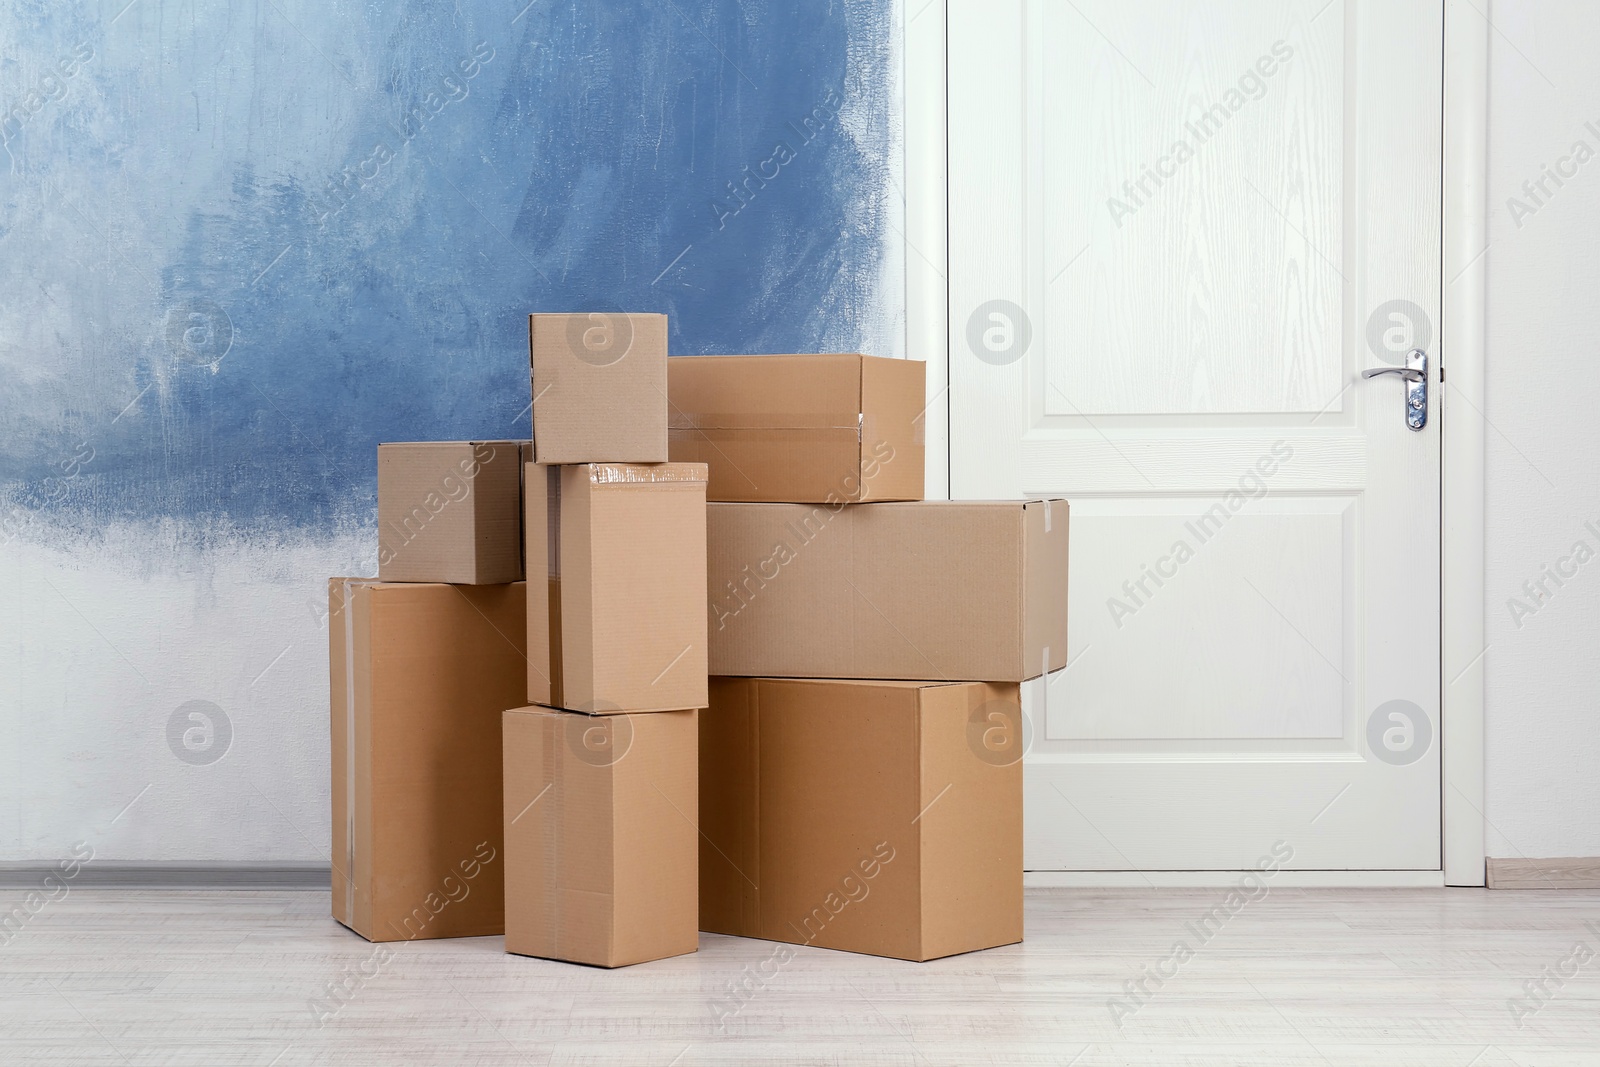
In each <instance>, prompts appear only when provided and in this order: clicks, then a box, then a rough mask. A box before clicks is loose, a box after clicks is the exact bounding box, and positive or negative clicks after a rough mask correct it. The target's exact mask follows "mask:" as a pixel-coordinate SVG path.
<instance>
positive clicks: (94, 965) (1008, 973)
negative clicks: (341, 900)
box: [0, 888, 1600, 1067]
mask: <svg viewBox="0 0 1600 1067" xmlns="http://www.w3.org/2000/svg"><path fill="white" fill-rule="evenodd" d="M1222 893H1223V891H1221V890H1215V889H1209V890H1208V889H1196V890H1179V889H1163V890H1150V889H1139V890H1131V889H1130V890H1094V891H1090V890H1070V889H1033V890H1029V891H1028V896H1027V940H1026V941H1025V942H1024V943H1023V944H1021V945H1016V946H1012V947H1009V948H1003V949H996V950H992V951H989V952H982V953H974V954H971V955H966V956H957V957H954V958H951V959H946V960H939V961H935V962H933V963H926V964H912V963H903V962H899V961H896V960H883V959H875V958H872V957H866V956H855V955H850V954H847V953H840V952H829V951H825V950H821V949H797V950H796V952H795V956H794V958H793V960H791V961H790V962H789V963H788V964H787V965H785V966H782V967H781V968H779V969H778V972H777V974H776V976H775V977H772V978H771V979H770V980H767V981H766V982H765V984H764V986H763V987H762V988H758V989H755V990H754V991H753V992H752V993H750V994H747V995H746V996H745V997H744V998H742V999H741V1000H728V999H726V998H727V997H728V996H729V993H728V988H729V983H730V982H735V981H738V980H739V979H740V978H741V977H743V976H744V975H746V974H747V973H749V974H754V973H758V965H759V964H760V963H761V962H762V961H763V960H767V959H769V958H771V957H772V956H773V953H774V952H775V951H777V946H774V945H772V944H770V943H768V942H760V941H747V940H741V939H737V938H729V937H718V936H713V935H709V934H706V935H702V936H701V939H700V952H699V953H698V954H696V955H693V956H686V957H680V958H678V959H673V960H666V961H662V962H659V963H652V964H645V965H641V966H638V967H632V968H627V969H623V970H619V971H604V970H599V969H594V968H587V967H576V966H569V965H564V964H559V963H551V962H546V961H541V960H532V959H525V958H521V957H514V956H507V955H505V954H504V953H503V952H502V951H501V940H500V938H497V937H488V938H474V939H468V940H459V941H424V942H413V943H406V944H399V945H394V946H390V947H389V950H390V951H392V952H393V957H392V958H391V959H388V960H387V962H382V963H379V962H377V961H375V959H374V951H375V946H372V945H368V944H367V943H366V942H364V941H361V940H360V939H359V938H357V937H356V936H355V935H353V934H351V933H349V932H348V931H346V930H345V929H343V928H342V927H340V926H338V925H337V924H335V923H334V922H333V920H332V919H330V918H329V917H328V915H327V911H328V897H327V894H325V893H308V892H284V891H274V892H242V891H219V892H183V891H126V890H121V891H119V890H89V889H74V890H72V891H71V892H70V893H69V894H68V895H67V896H66V897H64V898H62V899H60V900H57V901H54V902H52V903H49V904H47V905H46V906H45V907H44V908H43V909H42V910H41V911H40V912H39V913H38V914H37V915H36V916H35V917H34V918H32V919H31V920H30V921H29V922H28V923H27V924H26V925H25V926H24V927H23V928H22V930H21V931H20V932H17V933H14V934H13V935H12V936H11V938H10V941H9V942H8V943H5V944H0V1063H3V1064H8V1065H9V1064H14V1063H40V1064H45V1063H48V1064H52V1065H64V1064H86V1065H87V1064H95V1065H99V1064H127V1065H140V1067H143V1065H155V1064H173V1065H189V1064H194V1065H205V1067H226V1065H251V1067H268V1065H272V1067H297V1065H309V1064H450V1065H458V1064H466V1065H502V1064H504V1065H513V1064H524V1065H533V1067H546V1065H579V1064H583V1065H602V1064H605V1065H610V1064H628V1065H641V1067H647V1065H659V1067H669V1065H672V1067H691V1065H695V1064H716V1065H734V1064H753V1063H773V1064H858V1063H859V1064H886V1065H900V1064H903V1065H905V1067H914V1065H915V1067H929V1065H940V1067H942V1065H947V1064H948V1065H960V1067H966V1065H971V1064H1021V1065H1027V1064H1056V1065H1062V1067H1065V1065H1068V1064H1072V1065H1075V1067H1101V1065H1111V1064H1162V1065H1177V1067H1182V1065H1206V1067H1212V1065H1215V1067H1223V1065H1227V1067H1239V1065H1271V1067H1284V1065H1294V1064H1314V1065H1326V1064H1339V1065H1343V1064H1361V1065H1369V1064H1370V1065H1373V1067H1378V1065H1382V1067H1405V1065H1430V1067H1431V1065H1444V1067H1505V1065H1514V1067H1533V1065H1538V1067H1567V1065H1575V1064H1600V892H1564V893H1549V892H1544V893H1540V892H1494V893H1491V892H1487V891H1484V890H1468V889H1391V890H1349V889H1335V890H1308V889H1290V888H1278V889H1272V890H1271V891H1270V892H1269V894H1268V895H1267V896H1266V897H1264V898H1263V899H1260V900H1257V901H1255V902H1252V903H1249V904H1247V905H1246V906H1244V907H1243V908H1242V909H1241V910H1240V911H1238V912H1237V914H1235V915H1234V916H1233V917H1232V918H1230V919H1228V920H1227V921H1226V922H1224V923H1223V924H1222V925H1221V926H1220V929H1215V931H1214V933H1212V934H1211V936H1209V938H1208V939H1202V938H1200V937H1197V936H1196V934H1195V932H1194V927H1193V925H1191V924H1198V923H1200V922H1201V920H1202V916H1203V915H1204V914H1205V913H1206V912H1207V911H1208V910H1210V909H1211V908H1213V907H1214V906H1215V905H1216V904H1217V903H1218V902H1219V901H1220V900H1221V899H1222ZM19 900H20V895H19V894H17V893H15V892H8V893H5V894H0V904H3V905H4V906H5V907H6V908H9V907H11V906H12V905H14V904H15V903H17V902H18V901H19ZM1180 940H1183V941H1187V942H1188V943H1189V945H1190V947H1191V948H1192V949H1194V954H1193V956H1192V958H1190V959H1188V960H1186V961H1184V962H1183V963H1182V964H1181V967H1180V968H1179V969H1178V972H1177V974H1176V976H1175V977H1172V978H1170V979H1167V980H1166V981H1165V982H1164V983H1163V984H1161V985H1160V986H1159V988H1158V987H1156V986H1155V985H1154V984H1153V983H1152V984H1150V989H1151V992H1152V995H1151V996H1150V997H1149V998H1148V999H1147V1000H1145V1001H1144V1002H1143V1003H1142V1004H1139V1005H1138V1006H1137V1010H1136V1011H1133V1012H1132V1013H1131V1014H1126V1015H1125V1017H1124V1018H1121V1019H1120V1020H1119V1019H1116V1018H1114V1016H1113V1011H1112V1009H1111V1008H1110V1007H1109V1003H1110V1002H1111V1001H1112V998H1114V997H1117V996H1119V995H1121V994H1122V991H1123V983H1124V982H1126V981H1128V980H1130V979H1138V978H1139V977H1140V976H1141V973H1142V970H1143V969H1144V968H1145V967H1147V966H1148V967H1151V968H1153V967H1155V966H1156V964H1157V962H1158V961H1160V960H1163V959H1165V958H1167V957H1168V956H1169V954H1170V953H1171V951H1172V948H1173V945H1174V943H1175V942H1177V941H1180ZM1580 943H1581V944H1583V945H1585V946H1586V948H1587V949H1588V950H1589V952H1590V953H1592V955H1591V956H1590V957H1589V958H1588V959H1587V962H1584V963H1581V964H1577V963H1575V964H1573V965H1568V966H1567V969H1568V970H1572V969H1573V968H1574V967H1576V971H1577V973H1576V974H1575V975H1573V976H1571V977H1567V978H1562V979H1550V978H1547V977H1546V975H1556V974H1558V972H1559V970H1560V969H1561V968H1562V967H1563V961H1564V960H1566V959H1567V958H1568V957H1569V956H1570V955H1571V953H1572V952H1573V950H1574V947H1575V946H1577V945H1578V944H1580ZM363 965H365V966H366V968H367V970H368V972H369V974H370V975H371V976H370V977H366V978H359V977H358V978H357V980H356V981H354V982H353V984H352V985H351V986H350V989H351V993H350V996H349V999H348V1003H346V1004H344V1005H343V1006H342V1007H340V1008H339V1009H338V1011H337V1012H336V1013H335V1014H333V1015H332V1016H331V1017H328V1018H324V1019H320V1020H319V1017H318V1014H317V1011H316V1010H315V1008H314V1007H313V1003H312V1002H313V1001H314V1000H318V999H324V1000H325V999H326V998H327V986H328V984H329V983H330V982H337V981H339V980H341V979H343V978H345V977H347V976H349V975H359V970H360V968H362V967H363ZM746 968H749V971H748V972H747V971H746V970H745V969H746ZM1546 968H1548V969H1549V970H1548V971H1547V970H1546ZM1166 969H1167V970H1168V971H1169V972H1170V971H1171V966H1170V965H1168V966H1167V968H1166ZM1541 979H1543V980H1544V981H1545V988H1546V990H1548V991H1549V992H1548V995H1547V996H1541V998H1540V1001H1539V1002H1536V1001H1533V1000H1526V1006H1527V1007H1529V1008H1533V1009H1535V1010H1532V1011H1529V1012H1527V1013H1526V1014H1524V1015H1522V1016H1521V1017H1517V1016H1515V1015H1514V1014H1513V1010H1512V1006H1511V1005H1512V1003H1513V998H1519V997H1521V998H1526V997H1527V993H1526V991H1525V989H1524V985H1523V983H1524V982H1525V981H1530V980H1533V981H1538V980H1541ZM719 1003H720V1004H722V1005H723V1006H724V1007H731V1006H735V1005H737V1006H738V1008H739V1010H738V1012H737V1014H735V1015H733V1016H732V1017H731V1018H728V1019H727V1020H726V1024H725V1026H723V1027H720V1028H719V1025H718V1022H717V1015H716V1005H718V1004H719ZM1128 1006H1129V1002H1124V1007H1128ZM1119 1022H1120V1026H1119V1025H1118V1024H1119Z"/></svg>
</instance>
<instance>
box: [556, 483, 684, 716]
mask: <svg viewBox="0 0 1600 1067" xmlns="http://www.w3.org/2000/svg"><path fill="white" fill-rule="evenodd" d="M525 478H526V481H527V485H528V491H527V494H526V497H527V516H526V518H525V520H524V525H525V527H526V530H527V544H528V547H527V552H528V686H527V690H528V695H527V699H528V700H529V701H531V702H533V703H535V704H544V705H546V706H549V707H559V708H567V709H569V710H572V711H583V712H588V713H589V714H591V715H608V714H616V713H618V712H624V711H626V712H638V711H671V710H676V709H680V708H701V707H705V703H706V621H705V612H704V610H703V608H702V606H701V597H702V596H704V595H705V580H706V468H705V465H704V464H701V463H657V464H628V463H583V464H575V465H573V466H566V467H542V466H536V465H530V466H529V467H528V469H527V473H526V475H525Z"/></svg>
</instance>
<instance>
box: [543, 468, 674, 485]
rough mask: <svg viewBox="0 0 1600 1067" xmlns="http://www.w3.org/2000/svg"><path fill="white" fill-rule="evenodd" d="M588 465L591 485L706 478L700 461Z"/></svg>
mask: <svg viewBox="0 0 1600 1067" xmlns="http://www.w3.org/2000/svg"><path fill="white" fill-rule="evenodd" d="M588 466H589V484H590V485H649V484H652V483H659V484H671V483H674V482H677V483H687V484H691V485H695V484H698V485H704V484H705V480H706V475H705V466H704V465H703V464H700V463H591V464H589V465H588ZM551 469H552V470H554V469H555V468H553V467H552V468H551Z"/></svg>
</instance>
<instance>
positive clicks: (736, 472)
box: [667, 355, 927, 503]
mask: <svg viewBox="0 0 1600 1067" xmlns="http://www.w3.org/2000/svg"><path fill="white" fill-rule="evenodd" d="M926 381H927V366H926V364H924V363H921V362H918V361H914V360H906V359H883V358H880V357H876V356H855V355H815V356H674V357H673V358H672V359H670V360H668V361H667V396H668V399H669V400H671V402H672V406H671V411H670V412H669V413H668V416H667V417H668V427H669V431H668V432H669V447H670V452H671V455H672V458H673V459H674V460H682V461H688V462H700V463H705V464H706V465H707V466H708V467H709V468H710V471H711V474H710V483H709V487H708V489H707V499H709V500H742V501H791V502H796V503H838V502H860V501H868V500H921V499H922V485H923V462H924V460H923V420H922V413H923V410H924V407H925V400H924V393H925V391H926V388H927V386H926Z"/></svg>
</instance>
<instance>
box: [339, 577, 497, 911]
mask: <svg viewBox="0 0 1600 1067" xmlns="http://www.w3.org/2000/svg"><path fill="white" fill-rule="evenodd" d="M328 600H329V604H328V658H329V666H330V682H331V686H330V697H331V699H330V702H329V703H330V709H331V722H330V726H331V731H330V732H331V737H330V740H331V742H332V746H331V747H332V771H333V917H334V918H335V919H337V920H339V922H341V923H343V924H344V925H345V926H348V927H349V928H350V929H352V930H354V931H355V932H356V933H358V934H360V935H361V936H363V937H365V938H367V939H368V940H369V941H401V940H412V939H416V938H434V937H472V936H476V935H482V934H498V933H501V932H502V930H503V929H504V922H505V910H504V900H505V894H504V874H503V873H502V869H501V868H502V867H503V864H504V859H503V856H502V852H503V847H504V846H503V836H502V829H501V820H500V806H501V801H502V793H501V781H500V774H501V759H500V738H501V733H500V715H501V713H502V712H503V711H504V709H505V708H506V707H508V706H510V705H513V704H516V703H518V702H519V698H520V696H521V692H522V687H523V684H524V671H525V666H524V662H523V661H524V646H523V635H524V633H525V630H524V626H525V621H524V618H523V614H524V611H525V610H526V604H527V593H526V592H525V591H524V590H523V588H522V583H520V582H516V583H512V584H508V585H440V584H432V583H404V584H393V583H385V582H377V581H372V580H368V579H357V578H335V579H333V580H332V581H330V582H329V587H328Z"/></svg>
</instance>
